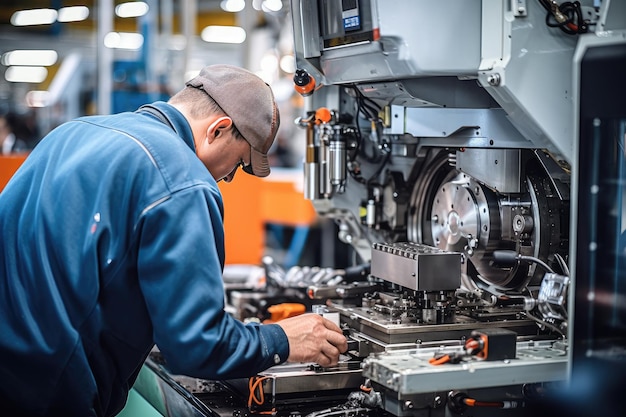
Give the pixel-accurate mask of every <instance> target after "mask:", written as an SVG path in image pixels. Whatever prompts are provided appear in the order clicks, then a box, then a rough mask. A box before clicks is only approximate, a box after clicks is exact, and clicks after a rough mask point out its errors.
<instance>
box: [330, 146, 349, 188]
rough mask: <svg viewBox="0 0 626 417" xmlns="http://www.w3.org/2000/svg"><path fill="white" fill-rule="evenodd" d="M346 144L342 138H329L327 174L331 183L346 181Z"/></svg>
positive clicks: (339, 183)
mask: <svg viewBox="0 0 626 417" xmlns="http://www.w3.org/2000/svg"><path fill="white" fill-rule="evenodd" d="M346 155H347V153H346V144H345V142H344V141H342V140H334V139H333V140H331V142H330V146H329V161H328V164H329V175H330V183H331V184H332V185H343V184H344V182H345V181H346Z"/></svg>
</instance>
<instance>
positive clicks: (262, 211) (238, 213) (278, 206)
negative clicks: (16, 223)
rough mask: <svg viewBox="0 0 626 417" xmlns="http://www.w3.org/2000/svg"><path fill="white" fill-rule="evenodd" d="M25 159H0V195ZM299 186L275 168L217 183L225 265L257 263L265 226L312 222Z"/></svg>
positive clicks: (296, 176) (294, 175)
mask: <svg viewBox="0 0 626 417" xmlns="http://www.w3.org/2000/svg"><path fill="white" fill-rule="evenodd" d="M27 156H28V155H11V156H0V192H1V191H2V189H4V187H5V186H6V184H7V183H8V182H9V179H10V178H11V177H12V176H13V174H14V173H15V171H17V169H18V168H19V167H20V165H22V163H23V162H24V160H25V159H26V157H27ZM301 183H302V172H301V171H298V170H281V169H276V168H275V169H272V174H271V175H270V176H269V177H267V178H258V177H255V176H253V175H247V174H245V173H243V172H241V171H240V172H239V173H238V174H237V177H236V178H235V180H234V181H233V182H231V183H224V182H222V183H220V184H219V187H220V190H221V191H222V195H223V197H224V228H225V230H226V242H225V245H226V263H227V264H252V265H260V264H261V258H262V257H263V253H264V249H265V225H266V224H269V223H271V224H278V225H283V226H292V227H300V226H310V225H312V224H313V223H314V222H315V220H316V213H315V209H314V208H313V205H312V203H311V202H310V201H309V200H306V199H305V198H304V196H303V194H302V190H301V189H302V186H301Z"/></svg>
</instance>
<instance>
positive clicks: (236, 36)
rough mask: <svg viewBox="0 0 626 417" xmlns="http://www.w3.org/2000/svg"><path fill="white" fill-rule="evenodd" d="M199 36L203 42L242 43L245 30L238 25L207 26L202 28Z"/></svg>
mask: <svg viewBox="0 0 626 417" xmlns="http://www.w3.org/2000/svg"><path fill="white" fill-rule="evenodd" d="M200 37H201V38H202V40H203V41H205V42H218V43H243V41H245V40H246V31H245V30H243V28H241V27H239V26H207V27H205V28H204V29H202V33H201V34H200Z"/></svg>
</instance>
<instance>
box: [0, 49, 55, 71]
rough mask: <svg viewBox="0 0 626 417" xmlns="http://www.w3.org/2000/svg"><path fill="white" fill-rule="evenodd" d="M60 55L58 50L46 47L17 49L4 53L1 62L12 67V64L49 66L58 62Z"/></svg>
mask: <svg viewBox="0 0 626 417" xmlns="http://www.w3.org/2000/svg"><path fill="white" fill-rule="evenodd" d="M58 58H59V55H58V54H57V51H52V50H46V49H32V50H25V49H17V50H15V51H9V52H5V53H4V54H2V57H1V58H0V63H2V65H6V66H7V67H10V66H11V65H18V66H19V65H26V66H42V67H49V66H50V65H54V64H55V63H56V62H57V59H58Z"/></svg>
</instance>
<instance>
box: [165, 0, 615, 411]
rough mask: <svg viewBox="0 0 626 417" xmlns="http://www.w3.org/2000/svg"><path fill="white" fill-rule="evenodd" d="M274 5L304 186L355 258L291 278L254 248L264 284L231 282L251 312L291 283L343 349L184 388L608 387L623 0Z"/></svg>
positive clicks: (495, 399) (202, 391)
mask: <svg viewBox="0 0 626 417" xmlns="http://www.w3.org/2000/svg"><path fill="white" fill-rule="evenodd" d="M291 13H292V18H293V27H294V40H295V54H296V62H297V67H298V70H297V72H296V75H295V78H294V82H295V86H296V90H297V91H298V92H299V93H300V94H302V95H303V96H305V103H306V106H307V108H306V114H304V115H303V116H302V117H301V118H300V119H298V120H297V121H296V123H298V124H299V125H300V126H301V127H302V128H303V129H306V144H305V146H306V160H305V161H304V176H305V191H304V192H305V197H306V198H308V199H310V200H312V202H313V204H314V206H315V208H316V210H317V212H318V213H319V214H320V215H323V216H327V217H330V218H332V219H334V220H335V222H336V223H337V225H338V226H339V239H340V240H341V241H343V242H345V243H346V244H349V245H351V246H352V247H353V248H354V251H355V254H356V259H355V262H354V263H355V268H356V270H357V271H359V272H358V273H352V274H347V273H345V271H326V273H321V272H320V270H316V271H310V270H309V271H308V272H309V273H308V274H301V275H300V279H298V280H293V279H289V278H288V277H287V275H288V274H289V271H282V270H281V269H280V267H279V266H277V265H274V264H272V263H271V262H267V263H266V265H265V268H266V273H267V281H268V285H269V287H271V291H269V292H268V291H257V292H254V291H252V292H250V293H249V294H248V295H247V296H243V297H242V296H241V293H238V296H237V299H238V300H241V299H243V300H244V302H243V304H247V305H249V304H250V300H255V302H256V305H257V307H255V308H254V309H253V310H254V311H256V312H258V311H259V308H258V306H259V305H260V304H259V302H258V300H259V299H262V300H264V301H263V302H264V303H265V305H271V304H272V302H269V303H268V299H275V300H280V301H284V300H283V299H280V297H277V294H280V295H285V294H289V293H291V294H300V295H298V296H295V298H298V297H302V298H307V299H308V300H309V301H308V303H307V304H306V306H307V307H306V308H307V309H309V308H310V309H311V310H312V311H316V312H319V313H320V314H324V315H328V317H329V318H332V319H333V320H336V321H337V323H338V324H340V326H341V327H342V328H343V329H344V332H345V334H346V336H347V338H348V340H349V350H348V352H347V353H346V354H345V356H344V358H343V360H342V361H341V362H340V364H339V365H338V366H337V367H336V368H333V369H322V368H320V367H319V366H318V365H316V364H297V365H296V364H291V365H281V366H277V367H274V368H270V369H269V370H267V371H266V372H264V373H262V374H260V375H258V376H256V377H254V378H251V379H249V380H247V381H227V382H225V383H223V384H222V385H220V386H221V387H222V388H219V389H218V388H216V385H211V387H210V388H207V385H206V384H205V385H202V384H200V385H199V384H198V383H197V381H196V382H193V383H189V381H187V382H186V385H185V383H183V385H184V386H186V387H187V389H188V390H189V392H191V393H192V394H191V395H190V396H191V398H193V399H194V401H195V400H198V399H200V400H201V402H202V403H203V404H204V405H205V406H207V407H208V408H210V409H212V411H213V412H217V413H219V414H221V415H227V414H229V413H231V412H232V414H233V415H235V414H238V413H239V414H241V413H244V414H249V413H251V414H258V413H261V414H280V415H307V416H310V417H327V416H333V417H334V416H346V417H348V416H365V415H368V416H374V415H382V416H398V417H408V416H432V417H436V416H469V415H471V416H484V415H487V416H498V415H511V416H516V415H522V416H523V415H529V414H530V413H532V412H534V411H535V410H539V409H540V408H541V407H542V406H546V407H551V406H553V407H557V408H558V409H559V410H560V411H561V412H569V413H570V414H571V415H576V412H581V413H588V412H597V411H607V412H609V411H610V412H614V411H615V410H617V408H616V407H621V406H619V405H616V404H618V403H619V401H618V399H616V398H613V397H611V395H610V394H609V393H610V392H612V389H611V388H609V386H615V387H618V386H619V383H620V382H622V381H623V376H621V375H623V374H622V372H620V371H621V370H623V369H624V367H623V365H624V363H625V362H624V358H625V356H624V353H625V347H626V343H625V340H626V337H625V335H626V312H625V311H624V307H623V305H624V304H623V302H620V300H622V299H623V297H624V296H625V295H626V294H625V290H624V288H625V287H626V276H624V270H623V266H624V256H625V255H624V251H623V243H624V241H623V238H622V236H621V235H622V231H623V230H624V229H626V222H625V221H624V208H623V207H624V205H623V196H624V184H623V181H624V174H623V172H625V171H624V169H625V168H626V159H625V152H624V142H625V141H626V109H625V100H624V97H623V94H624V91H626V87H625V83H626V81H625V80H624V78H626V77H624V74H626V32H625V29H626V5H624V3H623V2H619V3H618V2H615V1H606V0H605V1H602V2H594V1H591V0H585V1H581V2H578V1H575V2H557V1H551V0H526V1H523V0H522V1H520V0H482V1H479V0H475V1H455V0H438V1H427V0H400V1H394V2H387V1H384V0H343V1H341V2H339V1H331V0H320V1H312V0H292V1H291ZM620 95H621V96H620ZM300 272H302V271H300ZM322 272H323V271H322ZM265 290H267V288H266V289H265ZM266 296H267V297H266ZM272 297H276V298H272ZM261 304H262V303H261ZM237 311H243V310H242V309H238V310H237ZM240 318H241V319H243V320H245V319H250V318H252V317H240ZM257 318H258V317H257ZM160 366H163V365H159V364H158V361H157V362H156V364H154V363H153V367H154V369H158V368H159V367H160ZM604 369H609V370H611V372H609V373H602V370H604ZM179 381H180V380H179ZM581 381H583V383H580V382H581ZM600 381H602V384H600V383H599V382H600ZM585 383H586V385H585ZM603 384H606V385H604V386H603ZM222 390H225V391H224V392H226V391H227V392H228V393H229V394H228V395H229V396H228V398H230V399H231V401H230V402H227V403H228V405H227V406H224V405H223V404H222V403H220V404H222V405H220V406H218V405H217V404H218V403H217V402H216V400H215V397H214V394H215V393H216V392H220V391H222ZM203 398H209V399H205V400H202V399H203ZM233 398H247V401H245V400H244V401H243V403H244V407H243V408H242V409H237V407H236V406H234V405H233V404H236V401H234V400H232V399H233ZM564 404H567V405H564ZM233 407H234V408H233ZM590 407H592V408H590ZM233 410H234V411H233ZM581 415H583V414H581ZM607 415H609V414H607ZM614 415H618V414H614Z"/></svg>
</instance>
